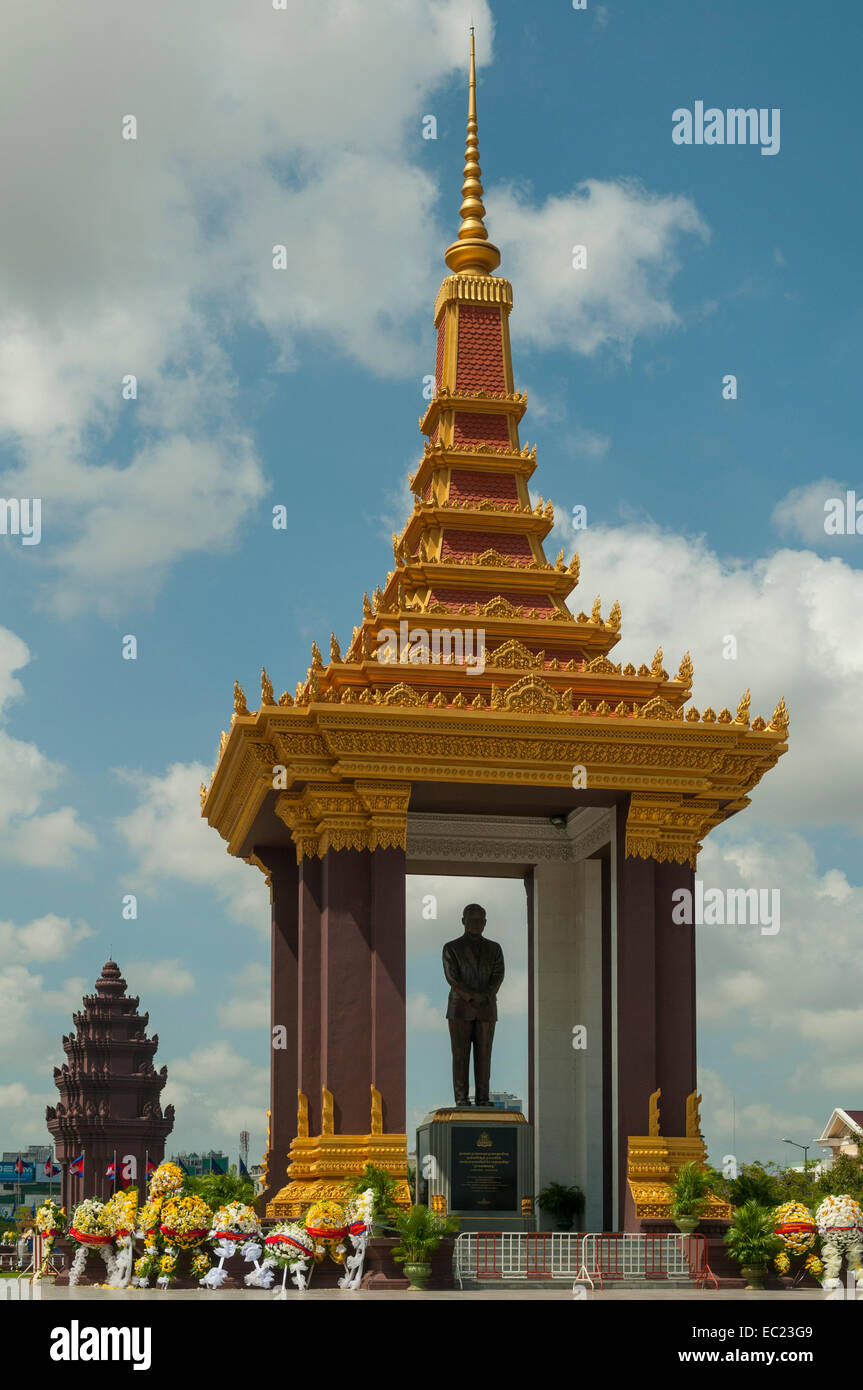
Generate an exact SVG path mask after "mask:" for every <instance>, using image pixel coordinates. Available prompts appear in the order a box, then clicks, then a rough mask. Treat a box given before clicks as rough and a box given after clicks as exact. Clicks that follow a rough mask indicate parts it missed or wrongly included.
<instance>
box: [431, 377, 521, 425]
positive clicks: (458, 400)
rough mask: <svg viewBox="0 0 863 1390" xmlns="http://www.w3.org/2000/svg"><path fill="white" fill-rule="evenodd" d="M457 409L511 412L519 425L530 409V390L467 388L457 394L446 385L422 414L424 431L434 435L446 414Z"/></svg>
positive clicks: (488, 412)
mask: <svg viewBox="0 0 863 1390" xmlns="http://www.w3.org/2000/svg"><path fill="white" fill-rule="evenodd" d="M456 410H460V411H469V412H470V413H471V415H509V416H511V417H512V418H513V419H514V420H515V422H516V424H518V423H519V422H520V421H521V420H522V419H523V418H524V412H525V411H526V410H527V392H526V391H513V392H511V393H508V392H506V391H500V392H496V393H492V392H489V391H464V392H459V393H458V394H456V393H455V392H453V391H450V390H448V389H447V388H446V387H443V388H442V389H441V390H440V391H439V392H438V394H437V395H436V396H434V397H432V399H431V401H430V402H429V405H428V409H427V410H426V413H425V415H422V416H420V422H419V426H420V432H421V433H422V434H426V435H430V434H431V432H432V430H433V429H434V427H435V424H436V422H437V421H438V419H439V418H440V417H441V416H442V415H445V414H446V413H447V412H448V411H456Z"/></svg>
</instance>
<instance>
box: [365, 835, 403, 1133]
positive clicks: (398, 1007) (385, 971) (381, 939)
mask: <svg viewBox="0 0 863 1390" xmlns="http://www.w3.org/2000/svg"><path fill="white" fill-rule="evenodd" d="M370 858H371V861H372V862H371V874H372V894H371V902H372V912H371V945H372V1071H371V1078H370V1080H371V1082H372V1083H373V1084H374V1086H375V1087H376V1088H377V1090H379V1091H380V1093H381V1096H382V1097H383V1121H384V1133H385V1134H403V1133H404V1132H405V1049H406V1045H407V1040H406V1031H405V955H406V946H405V853H404V850H401V849H376V850H374V852H373V853H372V854H371V856H370Z"/></svg>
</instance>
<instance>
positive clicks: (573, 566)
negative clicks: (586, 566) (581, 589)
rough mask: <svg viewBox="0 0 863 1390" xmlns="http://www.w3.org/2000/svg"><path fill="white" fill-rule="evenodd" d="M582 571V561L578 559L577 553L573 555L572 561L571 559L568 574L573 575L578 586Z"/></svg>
mask: <svg viewBox="0 0 863 1390" xmlns="http://www.w3.org/2000/svg"><path fill="white" fill-rule="evenodd" d="M580 569H581V560H580V559H579V557H578V552H577V551H576V553H575V554H574V555H573V557H572V559H571V560H570V562H569V569H568V570H567V574H571V575H572V577H573V579H574V580H575V582H576V584H577V583H578V575H579V571H580Z"/></svg>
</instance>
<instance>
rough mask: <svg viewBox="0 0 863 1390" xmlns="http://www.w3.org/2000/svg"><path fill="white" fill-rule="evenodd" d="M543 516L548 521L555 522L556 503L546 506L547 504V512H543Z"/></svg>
mask: <svg viewBox="0 0 863 1390" xmlns="http://www.w3.org/2000/svg"><path fill="white" fill-rule="evenodd" d="M543 516H544V517H545V518H546V519H547V520H548V521H554V503H553V502H546V504H545V511H544V512H543Z"/></svg>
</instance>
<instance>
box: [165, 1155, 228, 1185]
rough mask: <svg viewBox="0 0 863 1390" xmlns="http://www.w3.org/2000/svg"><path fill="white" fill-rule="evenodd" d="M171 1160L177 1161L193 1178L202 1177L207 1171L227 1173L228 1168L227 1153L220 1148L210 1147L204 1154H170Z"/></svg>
mask: <svg viewBox="0 0 863 1390" xmlns="http://www.w3.org/2000/svg"><path fill="white" fill-rule="evenodd" d="M171 1162H172V1163H179V1164H180V1166H181V1167H182V1168H185V1170H186V1172H187V1173H188V1174H189V1175H190V1177H193V1178H202V1177H204V1176H205V1175H206V1174H208V1173H227V1171H228V1169H229V1168H230V1166H231V1165H230V1163H229V1162H228V1155H227V1154H226V1153H223V1152H222V1150H221V1149H219V1150H218V1152H217V1151H216V1150H215V1149H210V1151H209V1153H205V1154H197V1153H190V1154H171Z"/></svg>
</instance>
